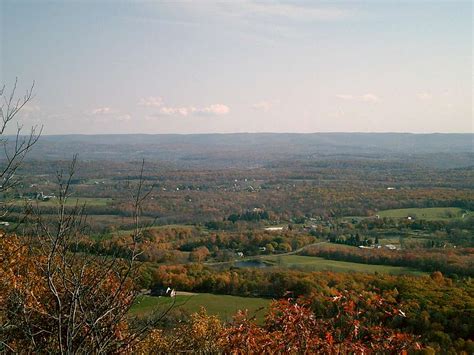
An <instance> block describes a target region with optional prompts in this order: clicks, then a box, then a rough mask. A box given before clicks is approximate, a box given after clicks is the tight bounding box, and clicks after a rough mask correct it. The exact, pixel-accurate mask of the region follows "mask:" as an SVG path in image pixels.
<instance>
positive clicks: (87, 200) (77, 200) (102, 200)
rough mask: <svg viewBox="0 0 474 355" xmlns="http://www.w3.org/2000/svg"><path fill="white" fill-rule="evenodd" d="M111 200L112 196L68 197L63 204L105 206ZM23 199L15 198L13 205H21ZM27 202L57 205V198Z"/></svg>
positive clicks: (50, 205) (47, 205)
mask: <svg viewBox="0 0 474 355" xmlns="http://www.w3.org/2000/svg"><path fill="white" fill-rule="evenodd" d="M112 201H113V199H112V198H106V197H99V198H95V197H69V198H68V200H67V201H66V203H65V205H66V206H68V207H73V206H75V205H76V204H79V205H83V204H85V205H86V206H107V205H108V204H109V203H111V202H112ZM24 203H25V201H23V200H16V201H15V202H14V204H15V205H18V206H20V205H22V204H24ZM29 203H31V204H33V205H34V206H36V205H38V206H39V207H41V206H44V207H52V206H57V205H58V200H57V199H56V198H53V199H50V200H48V201H39V200H32V201H29Z"/></svg>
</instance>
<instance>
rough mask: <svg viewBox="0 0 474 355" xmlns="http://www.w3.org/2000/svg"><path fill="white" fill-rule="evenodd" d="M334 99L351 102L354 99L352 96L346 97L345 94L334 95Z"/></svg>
mask: <svg viewBox="0 0 474 355" xmlns="http://www.w3.org/2000/svg"><path fill="white" fill-rule="evenodd" d="M336 97H337V98H338V99H341V100H353V99H354V96H353V95H346V94H339V95H336Z"/></svg>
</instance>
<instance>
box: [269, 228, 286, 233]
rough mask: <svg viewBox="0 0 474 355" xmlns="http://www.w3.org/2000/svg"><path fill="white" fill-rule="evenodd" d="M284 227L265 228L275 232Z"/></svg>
mask: <svg viewBox="0 0 474 355" xmlns="http://www.w3.org/2000/svg"><path fill="white" fill-rule="evenodd" d="M283 228H284V227H266V228H265V230H266V231H270V232H275V231H282V230H283Z"/></svg>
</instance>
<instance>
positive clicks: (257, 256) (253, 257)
mask: <svg viewBox="0 0 474 355" xmlns="http://www.w3.org/2000/svg"><path fill="white" fill-rule="evenodd" d="M325 243H327V242H326V241H322V242H316V243H312V244H308V245H305V246H303V247H301V248H298V249H296V250H293V251H289V252H287V253H282V254H269V255H254V256H248V257H244V258H240V259H234V260H229V261H215V262H205V263H203V264H204V265H209V266H214V265H225V264H230V263H234V262H238V261H252V260H258V259H262V258H263V257H272V256H274V257H278V256H285V255H294V254H298V253H300V252H302V251H303V250H304V249H306V248H309V247H312V246H316V245H320V244H325Z"/></svg>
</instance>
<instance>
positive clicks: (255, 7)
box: [221, 0, 354, 21]
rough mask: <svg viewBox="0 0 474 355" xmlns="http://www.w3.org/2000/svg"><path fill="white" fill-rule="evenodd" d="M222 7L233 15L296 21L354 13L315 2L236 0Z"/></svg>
mask: <svg viewBox="0 0 474 355" xmlns="http://www.w3.org/2000/svg"><path fill="white" fill-rule="evenodd" d="M221 5H222V7H223V8H224V9H225V10H226V11H227V12H231V13H232V14H233V15H240V16H255V15H257V16H265V17H270V18H286V19H290V20H295V21H336V20H343V19H347V18H349V17H351V16H353V15H354V13H353V11H349V10H347V9H341V8H338V7H335V6H321V5H320V4H314V3H311V2H309V3H306V4H304V3H300V4H295V3H289V2H287V3H283V2H280V3H279V2H258V1H252V0H248V1H238V2H237V1H236V2H234V3H232V2H229V3H222V4H221Z"/></svg>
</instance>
